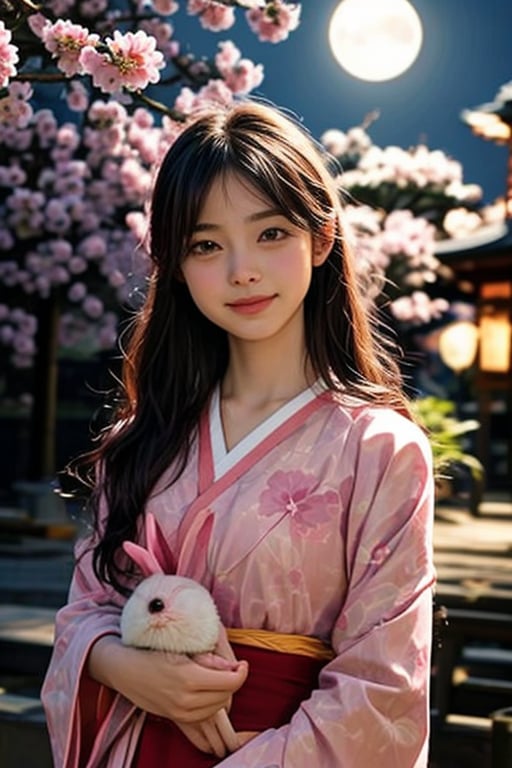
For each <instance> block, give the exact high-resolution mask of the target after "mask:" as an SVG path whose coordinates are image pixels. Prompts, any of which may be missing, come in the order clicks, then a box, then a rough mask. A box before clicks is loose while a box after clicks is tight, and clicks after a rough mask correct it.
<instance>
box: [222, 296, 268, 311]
mask: <svg viewBox="0 0 512 768" xmlns="http://www.w3.org/2000/svg"><path fill="white" fill-rule="evenodd" d="M274 299H275V295H272V296H248V297H247V298H244V299H237V300H236V301H231V302H229V303H228V305H227V306H228V307H229V308H230V309H232V310H233V311H234V312H237V313H238V314H240V315H256V314H258V313H259V312H263V311H264V310H265V309H267V307H269V306H270V305H271V304H272V302H273V301H274Z"/></svg>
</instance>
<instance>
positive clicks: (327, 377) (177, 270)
mask: <svg viewBox="0 0 512 768" xmlns="http://www.w3.org/2000/svg"><path fill="white" fill-rule="evenodd" d="M150 250H151V258H152V261H153V265H154V266H153V273H152V276H151V280H150V284H149V291H148V295H147V300H146V303H145V306H144V307H143V308H142V310H141V312H140V314H139V315H138V317H137V318H136V322H135V325H134V328H133V332H132V334H131V338H130V341H129V344H128V347H127V349H126V353H125V360H124V372H123V392H124V397H123V399H122V402H121V404H120V405H119V406H118V408H117V412H116V414H115V418H114V420H113V422H112V426H111V427H110V429H108V430H107V431H105V433H104V434H103V437H102V440H101V442H100V444H99V447H98V448H97V450H95V451H94V452H93V454H92V457H91V458H92V460H93V461H94V463H95V464H96V465H97V466H99V467H100V468H101V469H100V472H99V475H98V478H97V482H96V486H95V491H94V494H93V496H92V501H91V503H92V509H93V512H94V520H95V526H94V532H93V533H92V534H91V535H90V536H89V538H88V539H86V540H84V541H83V542H81V543H80V544H79V545H78V548H77V549H78V559H77V565H76V570H75V574H74V578H73V581H72V585H71V590H70V596H69V604H68V605H67V606H65V607H64V608H63V609H61V611H60V612H59V614H58V618H57V628H56V641H55V649H54V654H53V658H52V662H51V664H50V667H49V670H48V673H47V677H46V680H45V684H44V687H43V702H44V706H45V709H46V713H47V717H48V725H49V729H50V733H51V737H52V743H53V750H54V756H55V765H56V766H58V768H71V767H73V768H74V767H75V766H85V765H87V766H90V767H92V766H114V768H119V767H120V766H136V768H149V767H150V766H158V768H195V766H212V765H219V766H222V767H223V768H249V767H250V768H256V767H257V768H263V766H267V767H268V768H270V766H272V768H311V766H315V767H316V766H318V767H320V766H321V767H322V768H335V767H336V766H340V768H356V767H357V768H361V766H374V765H377V764H378V765H379V766H380V768H413V767H414V768H425V766H426V765H427V745H428V721H429V706H428V704H429V702H428V688H429V661H430V636H431V587H432V584H433V581H434V571H433V567H432V557H431V526H432V519H433V514H432V499H433V492H432V491H433V483H432V474H431V459H430V448H429V444H428V441H427V439H426V438H425V436H424V434H423V433H422V431H421V430H420V429H419V427H418V426H416V425H415V424H414V423H413V422H412V420H411V419H410V417H409V412H408V408H407V403H406V400H405V398H404V396H403V394H402V390H401V381H400V376H399V373H398V368H397V365H396V364H395V362H394V360H393V359H392V357H391V356H390V355H389V354H388V353H387V352H386V351H385V347H384V345H383V344H382V343H381V342H380V341H379V339H378V335H377V331H376V328H375V327H374V323H373V320H372V319H371V316H369V313H368V307H367V304H366V303H364V302H363V300H362V298H361V295H360V293H359V291H358V287H357V284H356V278H355V273H354V264H353V261H352V257H351V254H350V251H349V249H348V248H347V245H346V243H345V242H344V238H343V229H342V210H341V207H340V201H339V191H338V190H337V189H336V187H335V185H334V182H333V180H332V178H331V175H330V173H329V172H328V170H327V165H326V163H324V158H323V157H322V156H321V153H320V150H319V149H318V148H317V147H316V146H315V144H314V143H313V141H312V140H311V138H310V137H309V135H308V134H306V132H305V131H304V130H303V129H302V128H301V127H300V126H298V125H296V124H295V123H294V121H292V120H291V119H290V118H288V117H285V116H284V115H282V114H281V113H280V112H279V111H278V110H276V109H274V108H271V107H268V106H263V105H259V104H252V103H245V104H238V105H236V106H234V107H231V108H230V109H227V110H220V109H219V110H216V111H212V112H209V113H206V114H203V115H202V116H200V117H199V118H197V119H196V120H195V121H194V122H193V123H192V124H191V125H190V126H189V127H188V128H187V129H186V130H185V131H184V132H183V133H182V134H181V136H180V137H179V138H178V139H177V140H176V141H175V143H174V144H173V145H172V146H171V148H170V150H169V151H168V154H167V155H166V157H165V158H164V160H163V163H162V165H161V168H160V170H159V174H158V177H157V179H156V184H155V188H154V193H153V199H152V208H151V221H150ZM150 512H151V513H152V514H153V515H154V517H155V518H156V521H157V523H158V526H159V529H160V531H161V534H162V536H163V538H164V540H165V547H166V548H167V551H168V563H167V565H168V568H169V570H172V571H174V572H176V573H179V574H181V575H185V576H189V577H191V578H193V579H195V580H197V581H199V582H201V583H202V584H203V585H205V586H206V587H207V588H208V589H209V590H210V592H211V594H212V595H213V597H214V599H215V601H216V603H217V606H218V608H219V612H220V615H221V618H222V621H223V624H224V626H225V627H226V628H227V638H228V639H226V638H223V639H222V641H221V642H220V643H219V647H218V649H217V651H218V654H219V655H220V656H221V657H223V659H224V660H225V661H224V667H223V668H219V669H206V668H204V667H202V666H200V665H199V664H197V663H196V662H194V661H193V660H192V659H189V658H183V657H176V656H172V655H171V654H167V653H164V652H157V651H154V652H153V651H147V650H139V649H134V648H128V647H125V646H123V645H122V644H121V642H120V639H119V616H120V612H121V610H122V606H123V604H124V601H125V600H126V597H127V595H128V594H129V592H130V589H132V588H133V586H134V583H136V582H134V579H135V578H136V576H137V574H133V572H132V570H133V569H131V568H130V564H129V562H128V561H127V559H126V557H125V556H124V555H123V550H122V544H123V541H125V540H133V541H138V542H140V543H141V544H143V545H144V543H145V542H146V538H145V517H146V515H147V514H148V513H150ZM228 640H229V642H228ZM235 658H236V660H237V661H235V660H234V659H235ZM219 666H220V667H222V665H221V664H219ZM222 708H228V709H230V718H231V722H232V724H233V726H234V728H235V729H236V731H237V732H238V743H239V745H240V746H239V747H238V748H237V749H236V750H235V751H234V753H233V754H227V748H226V744H225V743H224V742H223V736H222V733H221V731H220V730H219V728H218V725H217V723H218V719H217V713H218V712H219V711H220V710H221V709H222ZM212 753H214V754H212Z"/></svg>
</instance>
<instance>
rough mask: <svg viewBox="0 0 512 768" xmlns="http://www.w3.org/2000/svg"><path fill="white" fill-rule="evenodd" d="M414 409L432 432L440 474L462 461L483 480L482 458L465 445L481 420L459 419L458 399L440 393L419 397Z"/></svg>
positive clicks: (415, 401) (474, 474)
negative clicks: (456, 405)
mask: <svg viewBox="0 0 512 768" xmlns="http://www.w3.org/2000/svg"><path fill="white" fill-rule="evenodd" d="M412 410H413V413H414V414H415V416H416V418H417V419H418V421H419V422H420V423H421V424H423V426H424V427H425V428H426V429H427V432H428V434H429V438H430V443H431V446H432V455H433V462H434V472H435V473H436V475H437V476H438V477H443V476H444V477H449V476H450V475H449V470H450V467H451V466H453V465H454V464H462V465H463V466H465V467H467V468H468V469H469V471H470V472H471V475H472V477H473V478H474V479H475V480H477V481H479V480H481V479H482V477H483V473H484V468H483V466H482V464H481V462H480V461H479V460H478V459H477V458H476V456H473V455H472V454H470V453H467V452H466V451H465V449H464V436H465V435H466V434H467V433H468V432H474V431H475V430H477V429H478V428H479V427H480V424H479V422H478V421H476V420H475V419H464V420H460V419H458V418H457V415H456V408H455V403H453V402H452V401H451V400H443V399H442V398H439V397H433V396H428V397H421V398H417V399H416V400H413V402H412Z"/></svg>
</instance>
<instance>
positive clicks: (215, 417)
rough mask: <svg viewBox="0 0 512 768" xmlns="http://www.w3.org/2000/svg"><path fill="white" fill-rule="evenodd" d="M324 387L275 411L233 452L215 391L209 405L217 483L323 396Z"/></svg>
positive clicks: (316, 386) (214, 470) (310, 391)
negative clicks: (226, 434) (228, 444)
mask: <svg viewBox="0 0 512 768" xmlns="http://www.w3.org/2000/svg"><path fill="white" fill-rule="evenodd" d="M323 390H324V387H322V385H321V384H319V383H315V384H314V385H313V387H309V388H308V389H305V390H304V391H303V392H300V393H299V394H298V395H296V396H295V397H294V398H292V399H291V400H289V401H288V402H287V403H285V404H284V405H282V406H281V407H280V408H278V409H277V411H274V413H272V414H271V415H270V416H268V418H266V419H265V420H264V421H262V423H261V424H259V425H258V426H257V427H255V428H254V429H253V430H251V431H250V432H249V433H248V434H247V435H246V436H245V437H244V438H242V440H240V442H238V443H237V444H236V445H235V446H234V447H233V448H232V449H231V450H230V451H228V449H227V447H226V441H225V439H224V430H223V428H222V418H221V412H220V387H216V389H215V391H214V393H213V396H212V398H211V402H210V418H209V422H210V442H211V446H212V462H213V473H214V477H215V480H218V478H219V477H221V476H222V475H223V474H225V473H226V472H227V471H228V470H229V469H231V467H233V466H234V465H235V464H236V463H237V462H238V461H240V459H242V458H243V457H244V456H246V455H247V454H248V453H249V451H251V450H252V449H253V448H255V447H256V446H257V445H258V444H259V443H261V442H262V440H264V439H265V438H266V437H268V436H269V435H270V434H271V433H272V432H273V431H274V430H275V429H276V428H277V427H279V426H280V425H281V424H283V423H284V422H285V421H286V420H287V419H289V418H290V417H291V416H293V415H294V414H295V413H297V411H299V410H300V409H301V408H303V407H304V406H305V405H307V404H308V403H309V402H310V401H311V400H314V399H315V397H317V395H318V394H319V392H322V391H323Z"/></svg>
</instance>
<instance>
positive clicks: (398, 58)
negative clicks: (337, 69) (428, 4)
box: [329, 0, 423, 82]
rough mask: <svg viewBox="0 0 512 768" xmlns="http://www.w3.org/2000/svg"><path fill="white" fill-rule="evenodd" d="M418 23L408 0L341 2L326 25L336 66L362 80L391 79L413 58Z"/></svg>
mask: <svg viewBox="0 0 512 768" xmlns="http://www.w3.org/2000/svg"><path fill="white" fill-rule="evenodd" d="M422 40H423V31H422V26H421V21H420V18H419V16H418V14H417V13H416V11H415V9H414V8H413V7H412V5H411V4H410V3H409V2H408V0H342V2H341V3H340V4H339V5H338V6H337V8H336V10H335V11H334V13H333V15H332V17H331V21H330V23H329V44H330V46H331V50H332V52H333V54H334V57H335V59H336V60H337V62H338V64H340V65H341V66H342V67H343V69H345V70H346V71H347V72H348V73H349V74H351V75H353V76H354V77H358V78H360V79H361V80H371V81H374V82H379V81H383V80H392V79H393V78H394V77H398V75H401V74H402V72H405V71H406V70H407V69H408V68H409V67H410V66H411V64H412V63H413V62H414V60H415V59H416V57H417V55H418V53H419V51H420V48H421V43H422Z"/></svg>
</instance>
